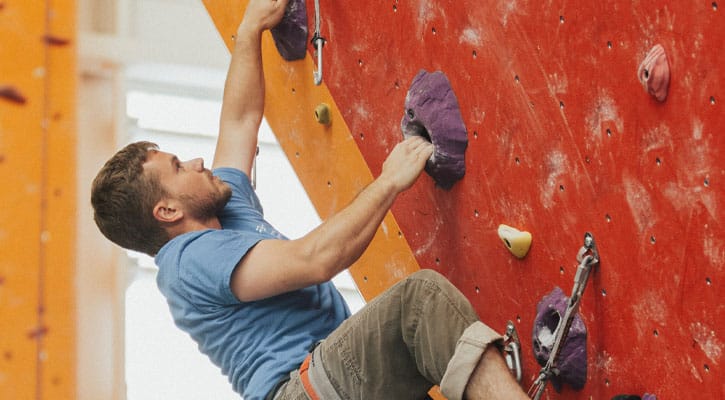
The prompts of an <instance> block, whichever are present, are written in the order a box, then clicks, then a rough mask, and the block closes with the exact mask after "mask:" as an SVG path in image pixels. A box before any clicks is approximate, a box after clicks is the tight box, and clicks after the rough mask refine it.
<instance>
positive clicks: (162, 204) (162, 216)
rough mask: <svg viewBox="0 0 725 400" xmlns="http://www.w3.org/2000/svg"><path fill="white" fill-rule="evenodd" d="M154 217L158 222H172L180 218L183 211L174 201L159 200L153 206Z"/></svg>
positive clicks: (182, 215)
mask: <svg viewBox="0 0 725 400" xmlns="http://www.w3.org/2000/svg"><path fill="white" fill-rule="evenodd" d="M154 217H155V218H156V219H157V220H158V221H160V222H165V223H173V222H177V221H179V220H181V218H183V217H184V212H183V211H181V209H179V207H178V206H177V205H176V204H175V203H174V202H171V201H169V200H160V201H159V202H158V203H156V205H155V206H154Z"/></svg>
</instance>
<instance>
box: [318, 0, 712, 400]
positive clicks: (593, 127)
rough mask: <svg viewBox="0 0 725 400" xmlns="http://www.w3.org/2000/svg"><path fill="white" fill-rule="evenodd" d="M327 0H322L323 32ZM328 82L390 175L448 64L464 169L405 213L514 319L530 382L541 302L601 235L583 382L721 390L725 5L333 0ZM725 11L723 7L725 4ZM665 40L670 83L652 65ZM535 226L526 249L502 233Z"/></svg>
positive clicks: (450, 269) (464, 284) (422, 249)
mask: <svg viewBox="0 0 725 400" xmlns="http://www.w3.org/2000/svg"><path fill="white" fill-rule="evenodd" d="M312 3H313V2H311V1H309V2H308V10H309V13H310V14H309V15H310V17H311V26H312V21H313V18H314V7H313V5H312ZM320 3H321V9H322V12H323V24H322V35H323V36H325V37H326V38H327V39H328V42H327V45H326V46H325V48H324V49H325V52H324V56H325V61H324V62H325V67H324V69H325V78H324V79H325V83H326V84H327V85H328V87H329V89H330V91H331V93H332V95H333V97H334V99H335V102H336V104H337V105H338V107H339V108H340V110H341V112H342V115H343V117H344V118H345V122H346V124H347V125H348V126H349V127H350V129H351V133H352V135H353V137H354V139H355V140H356V142H357V144H358V146H359V147H360V149H361V151H362V153H363V155H364V157H365V159H366V161H367V163H368V165H369V166H370V168H371V170H372V171H373V173H374V174H375V175H377V174H378V173H379V171H380V168H381V165H382V162H383V161H384V159H385V157H386V155H387V153H388V152H389V151H390V150H391V149H392V147H393V146H394V144H395V143H396V142H398V141H399V140H400V139H401V131H400V120H401V118H402V116H403V111H404V110H403V105H404V100H405V95H406V91H407V88H408V86H409V84H410V81H411V79H412V78H413V77H414V76H415V74H416V73H417V72H418V71H419V70H420V69H426V70H429V71H434V70H441V71H443V72H444V73H445V74H446V75H447V76H448V78H449V79H450V81H451V85H452V87H453V89H454V91H455V93H456V95H457V96H458V101H459V103H460V106H461V111H462V114H463V119H464V122H465V124H466V126H467V129H468V137H469V147H468V150H467V154H466V157H467V160H466V164H467V174H466V176H465V178H464V179H463V180H462V181H460V182H459V183H457V184H456V185H455V186H454V187H453V189H452V190H450V191H443V190H441V189H437V188H435V187H434V185H433V182H432V180H431V179H430V178H429V177H427V176H425V177H424V178H423V179H422V180H421V182H419V183H418V184H417V185H416V186H415V187H414V188H413V189H412V190H411V191H409V192H407V193H405V194H404V195H402V196H401V197H400V198H399V200H398V202H397V203H396V204H395V206H394V208H393V212H394V215H395V217H396V219H397V221H398V222H399V224H400V226H401V229H402V231H403V232H404V233H405V236H406V237H407V239H408V241H409V243H410V246H411V248H412V249H413V251H414V253H415V255H416V257H417V260H418V262H419V263H420V265H421V267H424V268H426V267H427V268H435V269H437V270H439V271H441V272H443V273H444V274H445V275H447V276H448V277H449V278H450V279H451V280H452V281H453V282H454V283H455V284H456V285H457V286H458V287H459V288H460V289H461V290H462V291H463V292H464V293H465V294H466V295H467V296H468V297H469V298H470V299H471V301H472V302H473V303H474V304H475V306H476V308H477V310H478V312H479V313H480V315H481V317H482V318H483V319H484V320H485V321H487V322H488V323H490V324H491V325H492V326H494V327H497V328H500V329H503V327H504V324H505V322H506V320H508V319H512V320H514V321H516V320H517V319H518V321H519V322H518V323H517V327H518V329H519V331H520V333H521V334H522V336H523V339H524V358H525V369H526V371H525V385H526V386H528V384H529V383H530V382H531V379H532V378H533V377H534V376H535V375H536V373H537V372H538V370H539V367H538V365H536V364H535V361H534V359H533V355H532V351H531V342H530V337H531V329H532V322H533V319H534V314H535V306H536V303H537V302H538V301H539V299H540V298H541V297H542V296H544V295H545V294H546V293H548V292H550V291H551V289H552V288H553V287H554V286H560V287H561V288H562V289H563V290H564V291H565V292H566V293H567V294H569V293H570V291H571V288H572V283H573V276H574V272H575V265H576V260H575V254H576V251H577V249H578V248H579V246H581V242H582V237H583V234H584V232H585V231H591V232H592V233H593V234H594V236H595V238H596V240H597V242H598V245H599V248H600V253H601V258H602V265H601V268H600V269H599V270H598V271H597V272H596V273H595V274H594V275H593V281H592V282H591V284H590V285H589V287H588V288H587V291H586V293H585V296H584V300H583V303H582V310H581V311H582V316H583V318H584V320H585V322H586V325H587V328H588V330H589V348H588V350H589V355H588V357H589V363H588V365H589V371H588V382H587V384H586V386H585V388H584V389H583V390H582V391H581V392H578V393H574V392H570V391H565V392H564V394H563V395H561V398H570V399H587V398H590V396H593V398H597V399H605V398H611V396H613V395H615V394H618V393H637V394H642V393H644V392H646V391H649V392H654V393H656V394H658V395H659V396H661V398H688V397H691V396H694V393H697V396H698V397H700V398H713V399H714V398H723V397H725V385H724V384H723V381H725V379H724V377H725V374H723V366H722V362H723V361H724V360H723V357H722V353H723V343H724V342H725V322H723V321H725V305H723V300H722V299H723V298H725V290H723V286H724V285H725V271H724V270H723V264H725V235H724V233H725V232H724V230H723V225H722V223H721V217H722V212H721V211H720V210H719V208H720V207H722V202H723V201H724V200H725V195H724V193H725V192H724V190H723V187H725V182H724V180H725V172H724V163H723V161H722V158H723V156H725V154H723V153H724V151H725V139H723V132H722V130H723V127H724V126H725V113H724V112H723V108H722V104H723V102H725V93H723V89H724V88H725V77H724V75H723V72H722V70H721V69H720V68H721V67H722V65H724V64H725V54H724V52H723V49H725V43H724V42H723V40H724V38H725V16H723V12H725V10H722V9H718V8H717V6H716V3H713V2H710V1H703V2H696V3H693V2H674V1H671V2H665V3H669V4H662V2H659V3H656V4H653V3H639V2H634V3H633V2H629V1H619V0H617V1H609V2H578V3H572V2H561V1H559V2H534V1H497V2H480V1H473V0H468V1H456V2H454V1H442V0H441V1H435V0H428V1H426V0H420V1H389V2H354V3H350V2H340V1H333V0H320ZM723 6H725V4H723ZM657 43H659V44H662V46H663V47H664V48H665V51H666V52H667V57H668V59H669V62H670V67H671V75H672V81H671V84H670V89H669V97H668V98H667V101H666V102H664V103H659V102H657V101H656V100H655V99H653V98H652V97H650V96H649V95H648V94H647V93H646V92H645V89H644V88H643V87H642V86H641V84H640V83H639V81H638V79H637V67H638V65H639V63H640V62H641V60H642V59H643V58H644V56H645V54H646V53H647V51H648V50H649V49H650V48H651V47H652V46H653V45H655V44H657ZM501 223H505V224H509V225H512V226H515V227H517V228H519V229H522V230H527V231H529V232H531V233H532V234H533V237H534V244H533V246H532V248H531V252H530V253H529V255H528V256H527V258H526V259H524V260H522V261H520V260H517V259H515V258H513V257H512V256H511V255H510V254H509V253H508V252H507V251H506V250H505V248H504V247H503V246H502V245H501V243H500V242H499V240H498V238H497V235H496V227H497V226H498V225H499V224H501Z"/></svg>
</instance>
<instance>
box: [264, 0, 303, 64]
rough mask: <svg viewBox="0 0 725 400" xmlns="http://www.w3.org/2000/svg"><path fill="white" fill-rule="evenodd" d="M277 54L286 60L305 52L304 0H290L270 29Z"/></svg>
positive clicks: (291, 59)
mask: <svg viewBox="0 0 725 400" xmlns="http://www.w3.org/2000/svg"><path fill="white" fill-rule="evenodd" d="M270 31H271V32H272V38H273V39H274V44H275V46H277V51H279V55H281V56H282V58H284V59H285V60H287V61H294V60H301V59H303V58H305V55H306V54H307V33H308V30H307V6H306V5H305V0H290V1H289V3H287V9H286V10H285V12H284V17H282V21H280V23H279V24H278V25H277V26H275V27H274V28H272V29H271V30H270Z"/></svg>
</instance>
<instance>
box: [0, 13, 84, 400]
mask: <svg viewBox="0 0 725 400" xmlns="http://www.w3.org/2000/svg"><path fill="white" fill-rule="evenodd" d="M74 37H75V3H74V1H73V0H56V1H44V2H37V1H19V0H3V1H0V176H2V178H0V181H1V182H2V193H0V198H1V199H2V200H0V204H2V206H0V398H3V399H73V398H75V312H74V293H75V290H74V287H73V265H74V264H73V258H74V251H75V247H74V246H75V172H76V170H75V131H74V124H75V88H76V84H75V53H74V51H75V44H74Z"/></svg>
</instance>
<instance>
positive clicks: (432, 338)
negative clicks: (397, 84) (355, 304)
mask: <svg viewBox="0 0 725 400" xmlns="http://www.w3.org/2000/svg"><path fill="white" fill-rule="evenodd" d="M500 339H501V336H500V335H499V334H497V333H496V332H494V331H493V330H492V329H491V328H489V327H488V326H486V325H484V324H483V323H482V322H480V321H479V320H478V316H477V315H476V312H475V311H474V310H473V307H472V306H471V304H470V303H469V302H468V300H467V299H466V298H465V297H464V296H463V294H461V292H459V291H458V289H456V288H455V286H453V285H452V284H451V283H450V282H449V281H448V280H446V279H445V278H444V277H443V276H442V275H440V274H438V273H437V272H435V271H432V270H421V271H418V272H416V273H414V274H412V275H410V276H409V277H408V278H406V279H405V280H403V281H401V282H399V283H398V284H396V285H394V286H393V287H391V288H390V289H388V290H387V291H385V292H384V293H382V294H381V295H380V296H378V297H376V298H375V299H373V301H371V302H370V303H368V304H367V305H366V306H365V307H364V308H363V309H362V310H360V311H359V312H358V313H357V314H355V315H353V316H352V317H350V318H349V319H348V320H346V321H345V322H344V323H343V324H342V325H340V327H339V328H338V329H336V330H335V331H334V332H333V333H332V334H330V336H329V337H328V338H327V339H325V340H324V341H323V342H321V343H320V345H319V346H317V347H316V348H315V349H314V351H313V353H312V359H311V362H310V367H309V370H308V374H309V375H308V376H309V379H310V383H311V384H312V386H313V388H314V389H315V392H316V393H317V396H318V397H319V398H320V399H321V400H337V399H341V400H348V399H364V400H385V399H392V400H404V399H425V398H426V395H427V392H428V391H429V390H430V388H431V387H432V386H433V385H440V386H441V391H442V393H443V394H444V395H445V396H446V397H447V398H448V399H449V400H457V399H461V398H462V397H463V391H464V389H465V387H466V384H467V382H468V379H469V377H470V376H471V374H472V373H473V370H474V368H475V367H476V365H477V364H478V361H479V359H480V358H481V355H482V354H483V352H484V351H485V349H486V346H487V345H488V344H489V343H492V342H495V341H498V340H500ZM274 399H275V400H307V399H308V396H307V395H306V394H305V391H304V389H303V387H302V383H301V381H300V374H299V370H295V371H293V372H292V373H290V380H289V381H288V382H287V383H286V384H284V385H283V386H281V387H280V388H279V389H278V390H277V392H276V394H275V395H274Z"/></svg>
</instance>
